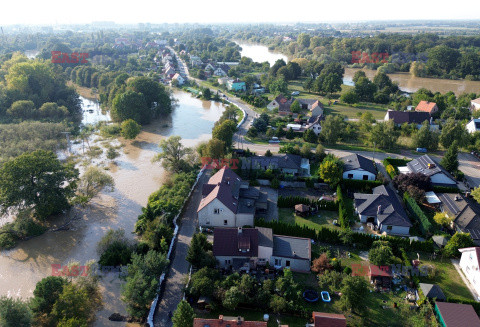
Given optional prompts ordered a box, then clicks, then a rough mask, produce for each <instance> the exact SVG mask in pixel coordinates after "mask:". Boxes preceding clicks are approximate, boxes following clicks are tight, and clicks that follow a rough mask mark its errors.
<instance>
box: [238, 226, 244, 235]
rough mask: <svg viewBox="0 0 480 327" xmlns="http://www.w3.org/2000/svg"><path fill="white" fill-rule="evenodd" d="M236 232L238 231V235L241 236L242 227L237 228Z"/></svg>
mask: <svg viewBox="0 0 480 327" xmlns="http://www.w3.org/2000/svg"><path fill="white" fill-rule="evenodd" d="M237 231H238V235H242V232H243V230H242V227H238V228H237Z"/></svg>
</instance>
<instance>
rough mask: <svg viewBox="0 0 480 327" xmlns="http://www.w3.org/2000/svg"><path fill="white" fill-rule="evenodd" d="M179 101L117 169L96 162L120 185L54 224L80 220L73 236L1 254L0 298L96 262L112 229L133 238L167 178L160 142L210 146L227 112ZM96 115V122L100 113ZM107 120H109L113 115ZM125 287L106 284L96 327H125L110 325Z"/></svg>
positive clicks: (126, 151) (132, 144) (62, 234)
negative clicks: (175, 138)
mask: <svg viewBox="0 0 480 327" xmlns="http://www.w3.org/2000/svg"><path fill="white" fill-rule="evenodd" d="M174 95H175V98H176V99H177V100H178V106H177V108H176V109H175V110H174V112H173V113H172V114H171V115H169V116H168V117H165V118H162V119H159V120H157V121H155V122H153V123H151V124H150V125H147V126H146V127H145V128H144V129H143V131H142V132H141V133H140V135H139V136H138V137H137V139H136V140H135V141H125V140H121V141H122V142H123V143H124V144H125V146H124V147H123V148H122V149H120V150H119V152H120V153H121V155H120V156H119V157H118V158H117V159H115V160H114V163H110V162H109V161H108V160H106V159H105V158H104V157H103V156H102V157H99V158H97V159H94V160H92V162H91V163H92V164H93V165H97V166H101V167H108V169H109V170H108V172H109V173H110V174H111V175H112V177H113V178H114V180H115V189H114V191H113V192H103V193H102V194H100V196H98V197H97V198H95V199H94V200H93V201H92V203H91V204H89V205H88V206H87V207H86V208H84V209H75V210H72V211H71V212H69V213H68V214H67V215H64V216H61V217H58V218H57V219H56V221H55V223H57V224H58V225H60V224H61V223H62V222H64V221H65V220H66V219H68V218H71V217H77V218H81V219H79V220H76V221H75V222H74V223H73V224H72V225H71V228H70V229H69V230H65V231H57V232H47V233H46V234H44V235H41V236H39V237H37V238H33V239H31V240H28V241H25V242H21V243H20V244H19V245H18V246H17V247H16V248H14V249H12V250H8V251H2V252H1V253H0V294H2V295H3V294H5V295H10V296H17V297H22V298H28V297H31V296H32V292H33V290H34V288H35V284H36V283H37V282H38V281H39V280H41V279H42V278H44V277H47V276H49V275H51V272H52V268H51V265H52V264H60V265H66V264H68V262H70V261H72V260H75V261H78V262H79V263H80V265H83V264H85V263H87V262H88V261H89V260H92V259H93V260H95V261H97V260H98V258H99V255H98V254H97V252H96V244H97V242H98V241H99V240H100V239H101V238H102V236H103V235H104V234H105V233H106V231H107V230H108V229H110V228H113V229H117V228H123V229H125V231H126V234H127V235H129V236H130V237H131V238H134V235H133V234H132V233H131V232H132V231H133V228H134V224H135V222H136V220H137V216H138V215H139V214H140V213H141V208H142V206H144V205H146V203H147V200H148V196H149V195H150V194H151V193H152V192H154V191H155V190H157V189H158V188H159V187H160V186H161V185H162V181H163V180H164V178H165V172H164V170H163V169H162V167H161V166H160V164H159V163H152V162H151V160H152V158H153V157H154V156H155V154H157V153H158V151H159V149H158V143H159V142H160V140H161V139H162V138H164V137H168V136H170V135H180V136H181V137H182V139H183V140H184V144H185V145H187V146H195V145H196V144H198V143H200V142H201V141H205V140H208V139H210V137H211V130H212V127H213V124H214V122H215V121H216V120H218V118H219V117H220V116H221V114H222V112H223V110H224V108H223V106H222V105H219V104H216V103H213V102H209V101H201V100H198V99H195V98H193V97H191V96H190V94H188V93H185V92H176V93H175V94H174ZM88 104H89V102H88V100H87V101H85V100H83V105H84V109H90V108H93V107H88ZM92 115H93V116H94V117H97V116H95V115H96V114H95V112H94V113H93V114H92ZM102 115H104V118H105V119H108V114H102ZM98 117H100V115H98ZM98 117H97V118H98ZM91 118H92V117H86V116H84V119H85V120H88V121H89V122H94V121H95V119H93V118H92V119H91ZM117 142H118V141H117ZM91 145H93V144H91ZM95 145H99V142H97V144H95ZM120 284H121V282H120V280H119V279H118V274H117V275H115V274H114V273H111V274H109V275H107V276H105V277H103V278H102V279H101V288H102V293H103V296H104V308H103V310H101V311H100V312H99V314H98V317H97V321H96V323H95V325H96V326H124V323H118V322H116V323H113V322H110V321H108V319H107V318H108V316H109V315H110V314H112V313H113V312H119V313H121V314H126V311H125V307H124V305H123V302H122V301H121V300H120Z"/></svg>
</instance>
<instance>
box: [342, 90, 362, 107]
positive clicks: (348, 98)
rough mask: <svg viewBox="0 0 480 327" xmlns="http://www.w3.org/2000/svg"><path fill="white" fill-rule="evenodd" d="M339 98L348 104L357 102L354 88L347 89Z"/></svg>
mask: <svg viewBox="0 0 480 327" xmlns="http://www.w3.org/2000/svg"><path fill="white" fill-rule="evenodd" d="M340 100H341V101H342V102H345V103H348V104H354V103H357V102H358V95H357V92H355V90H349V91H347V92H345V93H343V94H342V95H341V96H340Z"/></svg>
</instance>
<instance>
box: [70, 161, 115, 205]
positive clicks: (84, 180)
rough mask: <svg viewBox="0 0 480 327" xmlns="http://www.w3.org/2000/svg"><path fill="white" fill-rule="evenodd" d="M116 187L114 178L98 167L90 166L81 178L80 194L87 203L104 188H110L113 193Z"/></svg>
mask: <svg viewBox="0 0 480 327" xmlns="http://www.w3.org/2000/svg"><path fill="white" fill-rule="evenodd" d="M114 187H115V182H114V180H113V177H112V176H110V175H109V174H107V173H106V172H104V171H103V170H102V169H100V168H98V167H97V166H88V167H87V169H86V170H85V173H83V175H82V177H81V178H80V182H79V184H78V193H79V194H80V196H81V197H83V198H84V199H85V200H86V201H89V200H91V199H92V198H93V197H95V196H96V195H97V194H98V193H100V191H101V190H103V189H104V188H108V189H109V190H110V192H112V191H113V188H114Z"/></svg>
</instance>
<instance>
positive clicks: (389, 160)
mask: <svg viewBox="0 0 480 327" xmlns="http://www.w3.org/2000/svg"><path fill="white" fill-rule="evenodd" d="M410 161H412V160H410V159H395V158H391V157H387V158H385V159H383V165H384V166H385V167H386V166H388V165H392V166H393V167H395V169H396V168H397V167H398V166H406V165H407V163H409V162H410Z"/></svg>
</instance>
